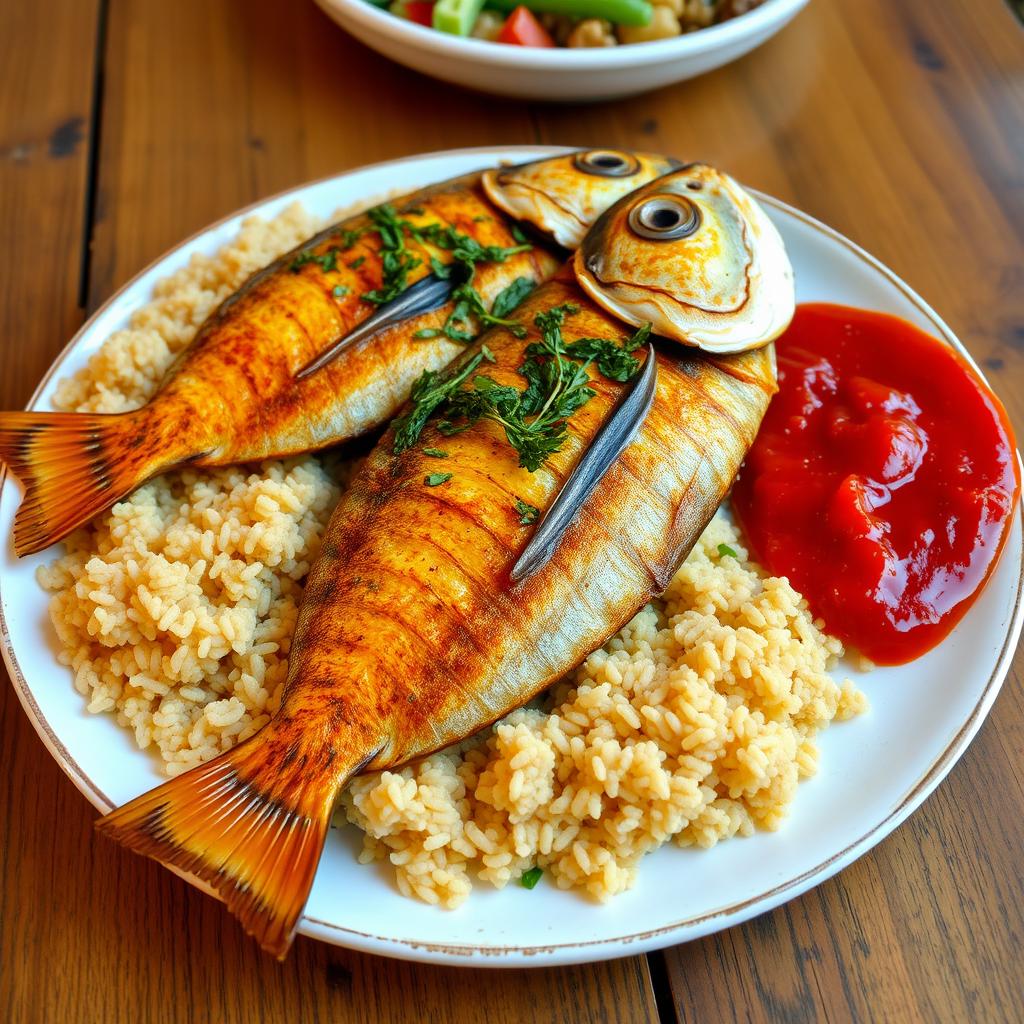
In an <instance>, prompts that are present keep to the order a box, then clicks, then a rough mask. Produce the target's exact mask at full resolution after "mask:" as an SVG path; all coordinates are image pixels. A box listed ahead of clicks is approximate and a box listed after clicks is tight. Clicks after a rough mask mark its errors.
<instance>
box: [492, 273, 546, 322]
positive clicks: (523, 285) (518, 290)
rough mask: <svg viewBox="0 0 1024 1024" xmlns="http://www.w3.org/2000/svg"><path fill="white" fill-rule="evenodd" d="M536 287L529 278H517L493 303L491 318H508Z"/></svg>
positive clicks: (503, 289)
mask: <svg viewBox="0 0 1024 1024" xmlns="http://www.w3.org/2000/svg"><path fill="white" fill-rule="evenodd" d="M535 287H536V284H535V283H534V282H533V281H531V280H530V279H529V278H528V277H517V278H516V279H515V280H514V281H513V282H512V283H511V284H510V285H508V286H507V287H506V288H502V290H501V291H500V292H498V294H497V295H496V296H495V299H494V302H492V303H491V316H496V317H507V316H508V315H509V313H511V312H512V310H514V309H515V308H516V306H518V305H519V303H520V302H522V301H523V299H525V298H526V296H527V295H529V294H530V292H532V291H533V289H534V288H535Z"/></svg>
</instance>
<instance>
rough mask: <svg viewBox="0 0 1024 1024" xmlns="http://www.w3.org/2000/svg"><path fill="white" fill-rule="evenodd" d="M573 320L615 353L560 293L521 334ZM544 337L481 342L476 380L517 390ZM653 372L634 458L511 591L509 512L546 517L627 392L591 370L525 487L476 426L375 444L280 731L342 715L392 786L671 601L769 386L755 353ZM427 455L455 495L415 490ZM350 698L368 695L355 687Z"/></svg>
mask: <svg viewBox="0 0 1024 1024" xmlns="http://www.w3.org/2000/svg"><path fill="white" fill-rule="evenodd" d="M568 301H572V302H575V303H577V304H579V305H580V306H581V309H580V312H579V313H577V314H576V315H574V316H570V317H568V318H567V319H566V321H565V324H564V325H563V328H562V332H563V337H564V338H565V340H566V343H567V344H569V343H571V342H572V341H573V340H576V339H578V338H582V337H593V336H598V337H620V338H621V337H623V328H622V325H621V324H619V323H618V322H617V321H615V320H613V319H612V318H611V317H610V316H609V315H607V314H605V313H603V312H601V311H599V309H598V308H597V307H596V306H595V305H594V304H593V303H590V302H587V301H586V300H583V299H582V297H581V294H580V291H579V289H578V288H577V287H576V286H575V285H574V284H572V283H571V282H569V281H567V280H564V279H556V280H555V281H552V282H549V283H548V284H547V285H544V286H542V287H541V288H540V289H538V291H537V292H535V293H534V295H533V296H531V297H528V298H527V299H526V300H525V305H524V306H523V307H521V313H522V319H523V322H524V323H530V324H531V325H532V321H533V316H534V314H535V313H536V312H538V311H540V310H544V309H548V308H550V307H551V306H554V305H558V304H560V303H563V302H568ZM538 337H539V334H538V332H537V331H536V329H535V328H533V327H531V329H530V333H529V335H528V336H527V337H526V338H525V339H523V340H520V339H517V338H515V337H514V336H512V335H511V334H510V333H509V332H507V331H503V330H498V329H496V330H492V331H490V332H489V333H488V334H487V335H486V342H487V345H488V346H489V348H490V349H491V351H492V352H493V353H494V355H495V357H496V359H497V363H496V364H495V365H488V366H487V367H486V373H487V374H488V375H489V376H492V377H493V378H494V379H495V380H497V381H498V383H500V384H514V385H516V386H517V387H521V386H522V378H521V377H520V376H519V374H518V373H517V372H516V370H517V367H518V366H519V365H520V363H521V362H522V358H523V351H524V349H525V347H526V345H528V344H529V343H530V342H531V341H535V340H537V339H538ZM657 358H658V360H659V366H658V387H657V391H656V394H655V398H654V403H653V405H652V408H651V411H650V413H649V415H648V417H647V419H646V421H645V422H644V424H643V425H642V427H641V428H640V431H639V433H638V435H637V438H636V440H635V441H634V443H633V444H632V445H630V446H629V447H628V448H627V449H626V450H625V452H624V453H623V455H622V456H621V457H620V458H619V460H618V461H617V462H616V463H615V465H614V466H613V467H612V468H611V470H610V471H609V472H608V474H607V476H606V477H605V478H604V480H602V482H601V483H600V485H599V486H598V489H597V490H596V491H595V492H594V494H593V495H592V496H591V498H590V499H589V500H588V502H587V504H586V505H585V506H584V510H583V512H582V514H581V515H580V516H579V517H578V519H577V520H576V521H575V522H574V523H573V525H572V526H571V527H570V529H569V530H568V531H567V533H566V534H565V536H564V538H563V540H562V542H561V544H560V545H559V547H558V549H557V550H556V551H555V553H554V556H553V558H552V560H551V562H550V563H549V564H548V565H547V566H545V567H543V568H541V569H540V570H538V571H537V572H536V573H535V574H533V575H532V576H530V577H528V578H527V579H526V580H524V581H523V582H522V583H520V584H519V585H517V586H512V585H510V583H509V570H510V568H511V566H512V565H513V564H514V562H515V560H516V558H517V557H518V554H519V552H520V551H521V549H522V547H523V545H524V544H525V543H526V540H527V539H528V537H529V535H530V532H531V527H529V526H523V525H521V524H520V523H519V516H518V513H517V512H516V510H515V507H514V506H515V501H516V499H517V498H521V499H523V500H524V501H527V502H529V503H530V504H532V505H535V506H536V507H538V508H541V509H543V508H545V507H547V505H549V504H550V502H551V501H552V500H553V499H554V496H555V495H556V494H557V492H558V489H559V487H560V486H561V484H562V483H563V482H564V480H565V478H566V477H567V476H568V474H569V472H570V471H571V469H572V467H573V466H574V465H575V463H576V461H577V460H578V459H579V457H580V456H581V454H582V452H583V451H584V450H585V447H586V444H587V443H588V441H589V439H590V438H591V437H592V436H593V434H594V433H595V432H596V431H597V429H598V427H599V426H600V424H601V423H602V422H603V420H604V418H605V417H606V415H607V414H608V412H609V410H610V409H611V408H612V406H613V404H614V402H615V399H616V398H617V396H618V395H619V393H620V391H621V390H622V388H623V387H624V385H623V384H619V383H616V382H614V381H609V380H607V379H606V378H604V377H602V376H601V375H600V374H599V373H598V372H597V371H596V370H595V369H593V368H592V369H591V371H590V375H591V378H592V384H591V386H592V387H593V388H594V389H595V391H596V392H597V394H596V395H595V396H594V397H593V398H592V399H590V401H589V402H587V403H586V404H585V405H584V406H583V407H582V408H581V409H580V410H578V411H577V412H576V413H575V414H574V415H573V416H572V417H571V418H570V420H569V441H568V442H567V444H566V445H565V447H564V448H563V450H562V451H561V452H558V453H557V454H555V455H554V456H552V457H551V458H550V459H549V461H548V463H547V464H545V466H543V467H542V468H541V469H540V470H538V471H537V472H535V473H530V472H528V471H527V470H524V469H522V468H520V467H519V465H518V457H517V455H516V453H515V451H514V450H513V449H512V448H511V447H510V446H509V444H508V442H507V441H506V440H505V437H504V434H503V432H502V431H501V429H500V427H499V426H497V425H496V424H494V423H492V422H489V421H481V422H479V423H477V424H476V425H474V426H473V427H471V428H469V429H468V430H466V431H464V432H462V433H460V434H457V435H455V436H452V437H445V436H444V435H443V434H441V433H439V432H438V431H437V429H436V426H435V425H434V423H433V421H431V422H430V423H428V425H427V427H426V428H425V429H424V431H423V434H422V436H421V438H420V440H419V441H418V443H417V444H416V446H415V447H413V448H411V449H409V450H408V451H406V452H403V453H402V454H400V455H397V456H396V455H394V454H393V452H392V445H393V434H392V432H391V431H389V432H387V433H386V434H385V435H384V437H383V438H382V440H381V441H380V443H379V444H378V446H377V447H376V448H375V449H374V451H373V453H372V454H371V455H370V457H369V459H368V461H367V463H366V464H365V466H364V467H363V469H362V471H361V472H360V473H359V474H358V475H357V476H356V478H355V480H354V481H353V484H352V486H351V488H350V490H349V491H348V493H347V494H346V496H345V497H344V498H343V499H342V502H341V503H340V505H339V507H338V509H337V510H336V511H335V514H334V516H333V518H332V520H331V523H330V525H329V527H328V530H327V533H326V535H325V538H324V542H323V548H322V553H321V556H320V558H319V559H318V561H317V562H316V564H315V565H314V567H313V570H312V571H311V573H310V576H309V577H308V579H307V583H306V587H305V593H304V598H303V603H302V607H301V610H300V613H299V620H298V624H297V627H296V632H295V637H294V640H293V645H292V654H291V671H290V674H289V678H288V681H287V683H286V687H285V691H284V697H283V701H282V707H281V711H280V712H279V716H278V718H277V719H275V722H277V723H278V727H281V728H286V727H287V726H286V725H285V723H290V722H294V723H295V727H296V728H298V729H300V730H301V729H305V728H306V727H307V726H306V723H308V722H309V720H311V719H315V718H316V717H317V716H318V715H319V714H321V713H322V707H323V706H330V705H331V703H332V702H333V701H334V700H335V699H340V700H342V701H343V703H344V704H345V706H346V707H347V708H348V713H349V716H352V715H356V714H358V716H359V717H360V719H361V726H360V728H361V731H362V734H364V735H366V736H368V737H370V739H369V740H368V745H367V747H366V748H365V750H364V752H363V753H364V755H369V754H370V753H372V752H373V751H374V750H376V753H374V754H373V756H372V759H371V760H370V761H369V762H368V763H367V767H368V768H370V769H381V768H387V767H394V766H396V765H399V764H401V763H403V762H404V761H407V760H409V759H410V758H414V757H417V756H420V755H422V754H425V753H428V752H430V751H432V750H436V749H438V748H440V747H444V746H447V745H449V744H451V743H453V742H456V741H458V740H460V739H463V738H465V737H466V736H467V735H469V734H471V733H473V732H475V731H477V730H478V729H480V728H482V727H483V726H485V725H487V724H488V723H489V722H493V721H494V720H496V719H498V718H500V717H502V716H503V715H505V714H506V713H507V712H509V711H510V710H512V709H513V708H516V707H519V706H521V705H522V704H524V703H525V702H526V701H527V700H529V699H530V698H531V697H532V696H534V695H535V694H536V693H538V692H539V691H541V690H543V689H545V688H546V687H547V686H549V685H550V684H551V683H552V682H554V681H555V680H557V679H559V678H561V677H562V676H563V675H565V673H566V672H568V671H569V670H570V669H572V668H573V667H574V666H575V665H577V664H579V663H580V662H581V661H582V660H583V659H584V658H585V657H586V656H587V654H589V653H590V652H591V651H592V650H594V649H595V648H597V647H599V646H600V645H601V644H602V643H604V642H605V640H607V638H608V636H610V635H612V634H613V633H614V632H615V631H616V630H617V629H618V628H620V627H621V626H622V625H623V624H624V623H625V622H627V621H629V619H630V618H632V616H633V615H634V614H635V613H636V612H637V610H638V609H639V608H641V607H642V606H643V604H644V603H646V602H647V601H648V600H649V599H650V598H651V597H652V596H653V595H655V594H657V593H658V592H660V591H661V590H662V589H664V587H665V586H667V584H668V582H669V580H670V579H671V578H672V576H673V574H674V573H675V570H676V569H677V567H678V565H679V564H680V563H681V562H682V560H683V559H684V558H685V557H686V555H687V553H688V552H689V550H690V548H691V547H692V546H693V544H694V543H695V542H696V540H697V538H698V537H699V536H700V534H701V532H702V531H703V529H704V527H705V526H706V524H707V522H708V521H709V520H710V518H711V517H712V516H713V515H714V512H715V509H716V508H717V507H718V505H719V503H720V502H721V501H722V499H723V498H724V497H725V494H726V493H727V491H728V488H729V486H730V485H731V482H732V479H733V477H734V475H735V473H736V470H737V469H738V467H739V464H740V462H741V461H742V458H743V456H744V455H745V453H746V451H747V448H748V447H749V445H750V444H751V443H752V442H753V439H754V436H755V434H756V431H757V428H758V426H759V424H760V421H761V417H762V416H763V414H764V411H765V409H766V408H767V405H768V400H769V398H770V397H771V394H772V393H773V392H774V373H773V370H772V366H771V355H770V352H769V351H768V350H767V349H760V350H757V351H755V352H751V353H748V354H746V355H742V356H736V357H731V358H728V357H722V358H720V359H717V360H713V361H712V360H708V359H706V358H702V357H700V356H696V355H695V356H687V355H680V354H678V353H677V352H675V351H672V350H666V348H665V346H662V347H661V349H660V350H659V351H658V353H657ZM701 438H713V439H714V443H713V444H710V445H709V444H707V443H705V442H702V441H701V440H700V439H701ZM425 447H443V448H444V449H445V450H446V451H448V453H449V454H448V458H447V459H446V460H445V464H444V468H445V471H446V472H451V473H452V478H451V479H450V480H449V481H448V482H446V483H444V484H442V485H440V486H436V487H427V486H425V484H424V483H423V478H424V476H425V475H427V474H429V473H430V472H432V471H434V470H436V468H437V462H436V460H433V459H431V458H430V457H429V456H425V455H424V454H423V451H422V450H423V448H425ZM538 638H543V639H542V640H540V641H539V640H538ZM354 679H355V680H366V681H368V682H369V681H371V680H372V685H370V686H365V687H364V686H362V685H361V684H360V685H357V686H355V687H353V680H354ZM324 680H337V683H336V684H334V685H333V686H330V687H328V686H325V685H323V681H324ZM357 709H358V712H357ZM378 748H379V749H378Z"/></svg>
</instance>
